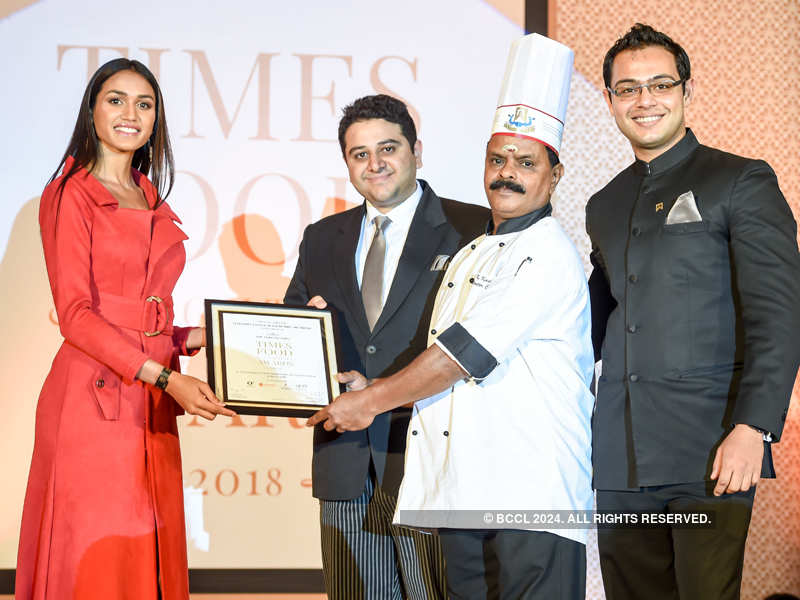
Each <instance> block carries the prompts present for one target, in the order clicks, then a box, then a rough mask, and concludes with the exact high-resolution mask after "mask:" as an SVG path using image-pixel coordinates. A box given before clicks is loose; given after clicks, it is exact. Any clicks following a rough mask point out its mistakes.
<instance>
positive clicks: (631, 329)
mask: <svg viewBox="0 0 800 600" xmlns="http://www.w3.org/2000/svg"><path fill="white" fill-rule="evenodd" d="M638 330H639V328H638V327H637V326H636V325H633V324H631V325H628V333H636V332H637V331H638Z"/></svg>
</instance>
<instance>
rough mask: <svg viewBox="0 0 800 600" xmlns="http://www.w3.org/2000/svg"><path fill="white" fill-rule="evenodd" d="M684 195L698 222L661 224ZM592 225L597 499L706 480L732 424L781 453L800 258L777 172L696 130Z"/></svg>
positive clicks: (617, 191)
mask: <svg viewBox="0 0 800 600" xmlns="http://www.w3.org/2000/svg"><path fill="white" fill-rule="evenodd" d="M687 191H692V192H693V194H694V197H695V201H696V204H697V208H698V210H699V212H700V215H701V217H702V221H700V222H693V223H680V224H671V225H667V224H665V219H666V216H667V214H668V213H669V211H670V209H671V208H672V205H673V204H674V202H675V200H676V198H677V197H678V196H679V195H681V194H682V193H684V192H687ZM586 225H587V231H588V233H589V236H590V237H591V239H592V246H593V251H592V262H593V263H594V265H595V269H594V272H593V273H592V276H591V277H590V289H591V291H592V302H593V305H592V309H593V310H592V318H593V329H594V332H593V333H594V341H595V344H596V346H595V349H596V351H600V356H601V358H602V360H603V374H602V376H601V377H600V379H599V382H598V396H597V405H596V408H595V414H594V417H593V429H592V432H593V462H594V483H595V487H596V488H598V489H624V488H630V487H637V486H650V485H664V484H672V483H686V482H693V481H703V480H704V479H707V478H708V477H709V475H710V471H711V466H712V462H713V459H714V455H715V451H716V448H717V446H718V445H719V443H720V442H721V440H722V439H723V438H724V436H725V435H726V434H727V433H728V432H729V431H730V428H731V427H732V426H733V425H734V424H736V423H746V424H748V425H752V426H755V427H758V428H761V429H764V430H767V431H769V432H771V433H772V434H773V436H774V437H775V440H776V441H777V439H779V438H780V435H781V431H782V430H783V424H784V421H785V419H786V412H787V409H788V406H789V400H790V398H791V393H792V387H793V385H794V380H795V375H796V374H797V368H798V363H800V342H798V339H800V256H798V250H797V238H796V225H795V222H794V219H793V217H792V213H791V210H790V209H789V207H788V205H787V204H786V201H785V200H784V198H783V195H782V194H781V192H780V190H779V188H778V182H777V180H776V178H775V174H774V173H773V171H772V169H770V167H769V165H767V164H766V163H765V162H763V161H756V160H750V159H746V158H742V157H740V156H734V155H732V154H727V153H725V152H721V151H719V150H715V149H713V148H709V147H706V146H701V145H700V144H698V142H697V140H696V138H695V136H694V135H693V134H692V132H691V131H688V132H687V134H686V136H685V137H684V138H683V139H682V140H681V141H680V142H678V144H676V145H675V146H674V147H672V148H671V149H670V150H668V151H667V152H666V153H664V154H663V155H661V156H659V157H658V158H656V159H655V160H653V161H652V162H650V163H644V162H641V161H637V162H636V163H634V164H633V165H631V166H630V167H629V168H627V169H626V170H624V171H623V172H622V173H620V174H619V175H618V176H617V177H616V178H615V179H614V180H612V181H611V183H609V184H608V185H607V186H606V187H605V188H603V189H602V190H601V191H600V192H598V193H597V194H595V195H594V196H593V197H592V198H591V199H590V201H589V203H588V204H587V207H586ZM601 344H602V350H601ZM765 450H766V452H765V461H764V468H763V472H762V476H765V477H769V476H774V472H773V470H772V461H771V455H770V448H769V445H768V444H767V445H766V447H765Z"/></svg>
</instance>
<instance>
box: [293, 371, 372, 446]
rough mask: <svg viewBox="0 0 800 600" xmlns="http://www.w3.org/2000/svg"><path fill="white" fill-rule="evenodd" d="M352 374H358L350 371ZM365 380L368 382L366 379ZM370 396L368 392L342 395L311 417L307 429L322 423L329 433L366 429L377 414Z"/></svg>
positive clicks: (307, 422)
mask: <svg viewBox="0 0 800 600" xmlns="http://www.w3.org/2000/svg"><path fill="white" fill-rule="evenodd" d="M350 373H356V372H355V371H350ZM356 374H358V373H356ZM361 377H363V376H361ZM364 380H365V381H366V378H365V379H364ZM369 396H370V393H369V392H368V391H366V390H363V391H358V392H347V393H345V394H342V395H341V396H339V397H338V398H336V400H334V401H333V403H332V404H329V405H328V406H326V407H325V408H323V409H322V410H320V411H318V412H316V413H314V414H313V415H311V418H310V419H308V421H306V427H313V426H314V425H316V424H317V423H322V426H323V427H324V428H325V429H326V430H327V431H333V430H334V429H335V430H336V431H338V432H339V433H342V432H344V431H358V430H359V429H366V428H367V427H369V426H370V425H371V424H372V420H373V419H374V418H375V415H376V414H377V413H376V412H373V410H372V408H371V406H370V402H369Z"/></svg>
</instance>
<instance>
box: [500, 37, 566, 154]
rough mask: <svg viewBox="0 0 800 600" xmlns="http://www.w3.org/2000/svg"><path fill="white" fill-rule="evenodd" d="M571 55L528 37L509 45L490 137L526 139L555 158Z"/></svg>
mask: <svg viewBox="0 0 800 600" xmlns="http://www.w3.org/2000/svg"><path fill="white" fill-rule="evenodd" d="M574 56H575V55H574V53H573V52H572V50H570V49H569V48H567V47H566V46H565V45H564V44H560V43H558V42H556V41H555V40H551V39H550V38H547V37H544V36H543V35H539V34H538V33H532V34H530V35H526V36H525V37H522V38H520V39H518V40H516V41H515V42H514V43H513V44H512V45H511V50H510V51H509V53H508V62H507V63H506V74H505V77H504V78H503V85H502V87H501V88H500V97H499V98H498V100H497V110H496V111H495V113H494V122H493V124H492V135H493V136H494V135H509V136H520V137H527V138H531V139H534V140H537V141H539V142H541V143H543V144H545V145H546V146H549V147H550V148H552V150H553V151H554V152H555V153H556V154H558V153H559V151H560V149H561V136H562V134H563V132H564V119H565V118H566V115H567V100H568V99H569V82H570V78H571V77H572V63H573V59H574Z"/></svg>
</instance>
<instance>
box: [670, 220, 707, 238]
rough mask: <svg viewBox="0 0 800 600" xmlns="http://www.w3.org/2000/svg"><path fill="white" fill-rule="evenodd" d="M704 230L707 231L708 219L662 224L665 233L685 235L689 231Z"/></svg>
mask: <svg viewBox="0 0 800 600" xmlns="http://www.w3.org/2000/svg"><path fill="white" fill-rule="evenodd" d="M705 231H708V221H695V222H693V223H673V224H671V225H664V233H665V234H667V235H685V234H689V233H703V232H705Z"/></svg>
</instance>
